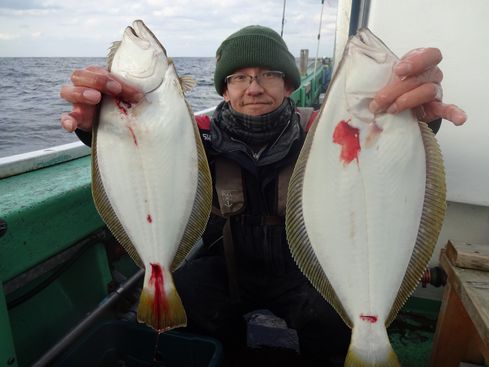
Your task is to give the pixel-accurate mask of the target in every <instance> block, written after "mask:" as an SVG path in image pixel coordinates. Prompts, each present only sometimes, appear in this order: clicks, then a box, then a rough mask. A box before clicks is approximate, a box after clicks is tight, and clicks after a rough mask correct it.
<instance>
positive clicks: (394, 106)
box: [386, 103, 398, 113]
mask: <svg viewBox="0 0 489 367" xmlns="http://www.w3.org/2000/svg"><path fill="white" fill-rule="evenodd" d="M397 111H398V108H397V104H395V103H393V104H391V105H390V107H389V108H388V109H387V111H386V112H387V113H397Z"/></svg>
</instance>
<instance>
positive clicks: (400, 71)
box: [394, 62, 412, 76]
mask: <svg viewBox="0 0 489 367" xmlns="http://www.w3.org/2000/svg"><path fill="white" fill-rule="evenodd" d="M411 69H412V65H411V64H410V63H408V62H400V63H399V64H397V65H396V66H395V67H394V71H395V73H396V74H397V75H399V76H406V75H407V74H409V73H410V72H411Z"/></svg>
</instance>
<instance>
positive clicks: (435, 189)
mask: <svg viewBox="0 0 489 367" xmlns="http://www.w3.org/2000/svg"><path fill="white" fill-rule="evenodd" d="M419 127H420V130H421V136H422V139H423V145H424V147H425V152H426V153H425V155H426V184H425V194H424V203H423V210H422V214H421V220H420V224H419V229H418V235H417V238H416V244H415V246H414V249H413V254H412V255H411V258H410V259H409V264H408V268H407V271H406V274H405V276H404V279H403V281H402V283H401V286H400V288H399V292H398V294H397V297H396V299H395V301H394V303H393V306H392V308H391V311H390V313H389V316H388V317H387V321H386V326H389V325H390V324H391V322H392V321H394V319H395V318H396V315H397V313H398V312H399V310H400V309H401V308H402V306H404V304H405V303H406V300H407V299H408V298H409V296H410V295H411V294H412V293H413V291H414V289H415V288H416V286H417V285H418V284H419V280H420V279H421V277H422V275H423V272H424V271H425V269H426V266H427V265H428V262H429V260H430V258H431V256H432V254H433V251H434V249H435V246H436V242H437V240H438V236H439V234H440V231H441V227H442V224H443V220H444V218H445V210H446V183H445V169H444V167H443V157H442V154H441V150H440V146H439V145H438V142H437V141H436V138H435V135H434V134H433V132H432V131H431V129H430V128H429V127H428V125H427V124H426V123H424V122H419Z"/></svg>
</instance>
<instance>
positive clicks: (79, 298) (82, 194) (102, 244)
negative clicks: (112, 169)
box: [0, 0, 489, 367]
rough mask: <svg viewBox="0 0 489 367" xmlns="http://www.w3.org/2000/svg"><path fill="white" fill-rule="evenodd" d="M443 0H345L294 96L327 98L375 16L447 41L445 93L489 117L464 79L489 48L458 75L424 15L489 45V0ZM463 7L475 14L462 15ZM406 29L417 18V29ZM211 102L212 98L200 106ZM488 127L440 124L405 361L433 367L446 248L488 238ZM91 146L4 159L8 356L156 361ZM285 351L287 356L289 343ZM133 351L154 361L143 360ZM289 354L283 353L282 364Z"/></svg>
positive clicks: (200, 362) (1, 274)
mask: <svg viewBox="0 0 489 367" xmlns="http://www.w3.org/2000/svg"><path fill="white" fill-rule="evenodd" d="M444 4H445V2H444V1H443V0H436V1H433V2H432V4H430V5H429V7H431V8H430V9H428V10H427V14H421V13H419V11H418V9H421V8H423V7H426V6H428V5H426V4H422V0H416V1H412V2H410V3H409V5H408V4H406V2H403V1H401V0H378V1H366V0H365V1H363V0H340V1H339V4H338V20H337V31H336V49H335V56H334V58H333V60H332V62H333V63H334V64H329V63H328V62H324V63H323V62H321V61H320V62H318V60H315V61H314V62H313V63H312V64H308V65H307V68H305V69H304V72H303V76H302V83H301V86H300V88H299V89H298V90H296V91H295V92H294V94H293V95H292V98H293V99H294V100H295V101H296V103H297V104H298V105H299V106H317V105H319V104H320V98H321V94H322V93H323V92H324V89H325V88H326V87H327V84H328V82H329V78H330V77H331V71H332V69H334V67H335V65H336V63H337V62H338V60H339V57H340V55H341V52H342V49H343V48H344V45H345V43H346V40H347V38H348V36H349V35H351V34H354V33H355V32H356V30H357V29H358V28H361V27H363V26H368V27H369V28H370V29H372V30H373V31H374V32H376V34H377V35H379V36H380V37H381V38H382V39H384V40H385V41H386V43H388V44H389V45H393V46H396V47H398V48H399V49H400V50H408V49H411V48H413V47H418V46H420V43H419V41H420V40H425V39H427V40H429V41H430V42H429V43H430V44H433V45H446V48H445V49H443V52H444V53H445V55H447V56H450V57H452V58H453V59H454V61H453V62H454V63H455V65H452V64H447V65H443V70H444V71H445V73H446V75H447V77H448V76H452V77H453V78H455V79H448V80H447V82H446V83H445V82H444V87H445V90H446V91H449V93H446V95H445V99H448V98H450V100H453V101H454V102H456V103H458V104H460V105H461V106H463V107H464V108H465V109H466V110H467V112H468V114H469V116H470V117H471V120H472V121H474V122H473V124H474V125H476V123H475V121H476V120H477V119H478V118H480V121H484V120H486V119H487V117H486V116H485V114H484V115H483V106H477V105H476V104H475V103H474V102H473V100H471V99H470V98H469V97H468V95H469V93H465V92H464V91H465V90H466V89H465V87H464V86H466V85H468V84H469V83H471V85H472V86H473V85H474V84H477V82H478V80H481V82H480V83H481V84H480V87H481V89H480V90H482V80H489V75H488V74H487V73H488V72H487V71H482V70H483V69H484V68H483V67H482V60H487V58H485V57H483V55H482V56H481V57H480V58H479V59H480V60H479V61H478V60H475V61H473V62H474V63H476V64H477V62H479V64H477V65H480V69H478V68H477V67H471V70H467V71H466V72H465V76H464V78H463V79H457V78H459V75H460V73H457V72H456V71H457V68H458V67H459V65H457V63H458V60H459V59H458V58H457V57H456V56H457V53H458V52H459V51H456V50H455V51H453V52H452V48H455V46H454V44H453V42H452V41H453V39H452V41H447V39H446V38H440V39H437V38H436V36H433V38H430V37H431V36H430V35H433V32H431V33H429V32H430V29H431V30H432V28H429V26H422V25H420V24H421V23H422V22H420V21H419V19H420V18H422V20H426V24H436V26H439V27H443V24H441V22H440V21H437V20H436V19H434V18H435V17H433V16H432V15H433V13H434V12H439V13H437V15H439V17H440V19H446V18H447V17H453V19H457V21H458V22H462V23H463V22H467V24H466V25H467V27H465V29H466V32H467V34H465V35H463V36H460V35H455V33H454V32H455V31H451V30H450V29H449V28H448V27H444V28H443V29H444V32H445V33H443V32H441V33H442V34H444V35H445V36H450V37H457V40H463V39H472V40H473V42H472V43H473V44H479V45H480V44H487V41H488V40H487V32H485V34H484V35H483V34H482V33H484V32H479V33H481V34H479V33H477V34H469V33H468V32H471V31H470V29H474V28H477V27H476V26H475V25H474V23H476V24H479V23H480V24H479V25H480V27H481V28H480V29H483V28H482V27H483V23H482V22H483V17H481V16H478V14H484V11H486V13H487V11H489V9H488V6H487V3H486V2H485V0H477V1H475V0H474V1H473V4H471V8H470V9H468V8H467V7H466V6H465V5H464V4H462V3H459V2H457V3H456V2H452V3H451V5H450V9H445V8H446V6H445V5H444ZM395 9H397V11H396V10H395ZM399 9H400V10H401V11H400V10H399ZM463 12H465V13H467V14H469V15H474V17H475V18H474V17H470V16H466V17H457V16H456V14H461V13H463ZM430 14H431V15H430ZM461 18H463V19H461ZM450 19H452V18H450ZM466 19H467V20H466ZM413 21H415V22H416V29H413V27H412V22H413ZM430 22H431V23H430ZM460 28H464V27H463V26H462V25H460V26H459V27H458V28H457V29H458V30H457V32H459V33H460ZM399 29H410V31H409V32H408V33H409V35H406V34H405V33H403V32H402V31H400V30H399ZM423 32H424V33H423ZM437 34H440V32H438V33H437ZM483 37H485V40H484V39H483ZM477 40H479V41H477ZM484 41H485V43H484ZM412 43H414V44H412ZM472 43H471V44H472ZM459 45H461V47H464V49H463V51H460V53H463V52H469V51H470V50H467V49H466V47H470V46H467V42H465V43H464V44H459ZM438 47H440V46H438ZM394 51H396V50H395V49H394ZM477 51H478V52H485V53H486V54H487V53H488V52H487V51H485V50H483V51H481V50H479V49H477ZM486 56H489V55H486ZM450 57H447V59H449V58H450ZM305 59H308V57H307V56H306V57H305ZM471 62H472V61H471ZM473 70H480V71H481V72H482V73H485V74H480V75H485V77H486V79H484V77H481V76H480V75H479V74H477V78H475V75H476V74H471V72H473V73H475V71H473ZM454 86H456V87H454ZM457 90H458V91H459V92H458V93H456V92H455V91H457ZM212 111H213V108H209V109H207V110H204V111H200V112H198V114H212ZM471 124H472V122H471ZM488 129H489V126H488V125H487V124H485V126H482V127H481V126H480V125H479V126H475V127H472V126H468V127H467V128H465V127H464V128H460V131H459V130H457V131H454V130H455V129H454V128H453V129H452V127H451V126H448V127H446V125H444V126H443V127H442V130H441V132H440V133H439V134H438V135H439V139H440V141H441V145H442V151H443V153H444V156H445V164H446V167H447V182H448V209H447V214H446V218H445V222H444V225H443V228H442V233H441V235H440V238H439V241H438V244H437V247H436V249H435V253H434V255H433V258H432V260H431V262H430V269H428V270H427V272H426V277H425V278H424V281H423V282H420V286H419V288H418V289H417V290H416V291H415V293H414V295H413V296H412V297H411V298H410V299H409V300H408V302H407V304H406V305H405V306H404V308H403V309H402V310H401V312H400V313H399V315H398V317H397V319H396V320H395V321H394V322H393V324H392V325H391V327H390V328H389V335H390V339H391V341H392V344H393V347H394V350H395V351H396V353H397V354H398V356H399V360H400V362H401V364H402V366H408V367H409V366H412V367H415V366H416V367H419V366H425V365H428V363H429V361H430V358H431V354H432V346H433V337H434V335H435V333H436V322H437V317H438V315H439V312H440V307H441V305H442V292H443V287H440V288H435V287H432V286H431V285H430V283H433V284H434V285H436V286H443V285H444V283H445V280H446V274H445V273H444V271H443V270H442V269H441V268H440V267H438V262H439V256H440V250H441V249H442V248H443V247H444V246H445V244H446V243H447V241H448V240H458V241H465V242H472V243H479V244H485V245H489V231H488V228H489V226H488V222H489V194H488V190H487V187H489V165H488V163H487V162H489V153H488V151H487V149H486V150H485V151H484V150H483V148H482V147H483V145H478V144H477V142H482V140H481V139H482V136H486V137H487V136H488V132H489V130H488ZM89 155H90V150H89V148H88V147H86V146H84V145H83V144H81V143H72V144H66V145H62V146H57V147H52V148H49V149H44V150H41V151H36V152H31V153H26V154H20V155H16V156H11V157H6V158H1V159H0V197H1V201H0V281H1V283H2V287H0V365H1V366H12V367H16V366H19V367H23V366H30V365H35V366H46V365H58V366H74V365H80V366H90V365H120V364H117V363H119V362H120V360H119V359H118V358H119V356H120V355H122V353H123V351H126V352H128V353H130V352H132V351H134V353H133V354H134V355H136V356H141V355H149V360H150V361H152V360H153V356H154V354H155V353H154V352H155V351H154V348H155V341H154V340H155V339H154V335H155V334H154V332H152V331H151V330H149V329H147V328H145V327H143V326H141V325H137V324H136V322H135V321H134V311H135V310H134V309H133V305H134V303H135V301H136V300H137V296H138V295H137V288H138V286H139V284H140V282H141V280H142V276H143V271H142V270H140V269H139V268H138V267H137V266H136V265H135V264H134V263H133V262H132V260H131V259H130V258H129V256H128V255H127V254H126V253H125V251H124V250H123V249H122V248H121V246H120V245H119V244H118V243H117V241H115V239H114V238H113V237H112V236H111V234H110V232H109V231H108V230H107V228H106V227H105V224H104V223H103V221H102V220H101V218H100V217H99V215H98V213H97V211H96V209H95V207H94V204H93V200H92V194H91V189H90V182H91V176H90V156H89ZM467 162H469V163H470V164H467ZM472 163H474V164H472ZM475 163H477V164H475ZM421 283H423V284H421ZM488 304H489V303H488ZM486 312H488V311H487V310H486ZM158 345H159V346H158V348H159V350H158V353H160V354H161V355H164V356H165V358H168V359H167V360H165V365H167V366H219V365H220V355H221V346H220V344H219V342H218V341H216V340H214V339H211V338H207V337H205V336H197V335H191V334H187V333H185V332H180V331H178V330H177V331H172V332H168V333H164V334H161V336H160V340H159V344H158ZM253 353H258V357H257V358H262V359H263V360H265V359H267V358H269V360H270V364H269V365H277V364H272V362H271V361H273V360H275V361H277V360H279V359H277V358H278V357H277V354H273V353H272V356H270V354H267V353H266V352H262V354H260V352H256V351H254V352H253ZM277 353H279V352H277ZM175 355H178V359H176V358H177V357H175ZM285 355H286V356H287V358H289V357H290V355H291V354H290V353H289V354H285ZM287 358H285V359H284V361H286V360H287ZM289 359H291V358H289ZM126 362H127V365H141V366H142V365H148V364H144V363H147V362H145V361H143V360H142V359H141V360H137V359H133V360H131V361H126ZM487 362H488V361H486V363H487ZM154 363H155V364H154V365H162V364H158V363H157V362H154ZM172 363H173V364H172ZM286 365H287V364H286V362H283V364H282V366H286Z"/></svg>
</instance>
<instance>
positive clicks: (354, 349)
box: [345, 323, 401, 367]
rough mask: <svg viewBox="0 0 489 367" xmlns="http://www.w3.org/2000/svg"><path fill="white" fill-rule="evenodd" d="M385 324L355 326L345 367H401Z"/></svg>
mask: <svg viewBox="0 0 489 367" xmlns="http://www.w3.org/2000/svg"><path fill="white" fill-rule="evenodd" d="M400 366H401V364H400V363H399V360H398V359H397V355H396V353H395V352H394V350H393V349H392V345H391V343H390V341H389V336H388V335H387V330H386V328H385V325H384V324H383V323H379V324H377V325H370V324H368V323H367V324H361V323H360V324H355V326H354V327H353V329H352V335H351V342H350V346H349V348H348V353H347V354H346V358H345V367H400Z"/></svg>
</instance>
